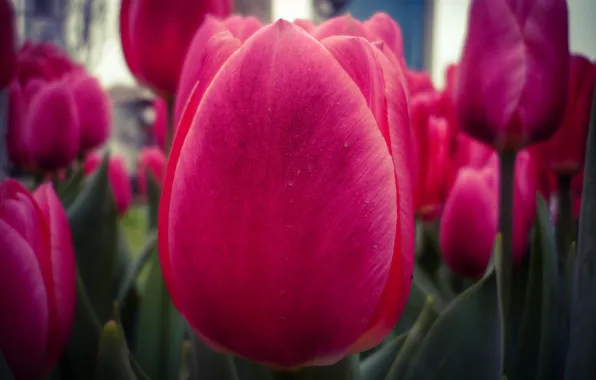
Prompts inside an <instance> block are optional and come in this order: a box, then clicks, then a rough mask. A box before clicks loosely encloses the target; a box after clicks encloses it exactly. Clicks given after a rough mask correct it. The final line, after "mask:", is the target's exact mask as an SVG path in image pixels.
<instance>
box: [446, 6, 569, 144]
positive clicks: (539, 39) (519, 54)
mask: <svg viewBox="0 0 596 380" xmlns="http://www.w3.org/2000/svg"><path fill="white" fill-rule="evenodd" d="M568 67H569V32H568V14H567V2H566V1H565V0H518V1H509V0H473V1H472V3H471V5H470V12H469V21H468V34H467V37H466V41H465V44H464V48H463V54H462V58H461V62H460V64H459V68H458V84H457V89H456V103H457V107H458V114H459V120H460V127H461V128H462V130H464V131H465V132H466V133H467V134H469V135H470V136H472V137H474V138H476V139H478V140H480V141H482V142H484V143H486V144H489V145H492V146H494V147H495V148H496V149H497V150H519V149H521V148H523V147H524V146H526V145H529V144H532V143H535V142H538V141H542V140H545V139H548V138H549V137H550V136H552V135H553V134H554V133H555V131H556V130H557V128H558V127H559V125H560V122H561V120H562V117H563V113H564V111H565V101H566V97H567V83H568V75H569V74H568V73H569V68H568Z"/></svg>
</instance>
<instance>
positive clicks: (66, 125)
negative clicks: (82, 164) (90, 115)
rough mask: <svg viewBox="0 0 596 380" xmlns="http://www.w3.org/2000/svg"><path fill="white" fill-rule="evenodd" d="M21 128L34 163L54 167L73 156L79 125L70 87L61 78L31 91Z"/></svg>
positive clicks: (54, 168)
mask: <svg viewBox="0 0 596 380" xmlns="http://www.w3.org/2000/svg"><path fill="white" fill-rule="evenodd" d="M15 127H18V126H15ZM23 128H24V129H25V132H24V133H25V136H26V137H25V139H26V140H25V143H26V146H27V150H28V152H29V157H30V159H31V162H32V164H33V166H34V167H36V168H38V169H40V170H42V171H55V170H58V169H61V168H65V167H68V166H69V165H70V164H71V163H72V162H73V161H74V160H75V159H76V157H77V154H78V152H79V146H80V135H81V126H80V122H79V115H78V113H77V109H76V106H75V101H74V97H73V94H72V91H71V90H70V88H69V86H68V84H67V83H66V82H65V81H59V82H55V83H48V84H45V85H43V87H41V89H39V90H38V91H37V92H36V93H35V94H34V95H33V97H32V99H31V101H30V105H29V108H28V112H27V114H26V115H25V116H24V126H23Z"/></svg>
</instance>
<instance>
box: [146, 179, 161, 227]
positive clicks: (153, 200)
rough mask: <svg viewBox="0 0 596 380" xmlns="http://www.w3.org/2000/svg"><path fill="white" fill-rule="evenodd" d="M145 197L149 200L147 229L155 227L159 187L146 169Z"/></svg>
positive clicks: (159, 194) (159, 193)
mask: <svg viewBox="0 0 596 380" xmlns="http://www.w3.org/2000/svg"><path fill="white" fill-rule="evenodd" d="M146 178H147V199H148V201H149V230H154V229H157V216H158V213H159V198H160V196H161V188H160V187H159V185H158V184H157V180H156V179H155V176H154V175H153V173H151V171H150V170H147V175H146Z"/></svg>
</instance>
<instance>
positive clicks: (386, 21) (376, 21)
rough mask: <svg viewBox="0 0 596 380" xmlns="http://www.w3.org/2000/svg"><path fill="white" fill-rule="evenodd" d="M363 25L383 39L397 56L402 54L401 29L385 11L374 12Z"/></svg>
mask: <svg viewBox="0 0 596 380" xmlns="http://www.w3.org/2000/svg"><path fill="white" fill-rule="evenodd" d="M364 27H366V28H367V29H368V30H369V32H370V33H371V34H373V35H374V36H376V37H378V39H380V40H381V41H383V42H384V43H385V44H386V45H387V46H388V47H389V49H391V51H392V52H393V53H394V54H395V55H396V56H397V57H402V56H403V50H404V48H403V38H402V34H401V29H400V28H399V25H397V23H396V22H395V21H394V20H393V19H392V18H391V17H390V16H389V15H388V14H387V13H383V12H377V13H375V14H374V15H373V16H372V17H371V18H369V19H368V20H366V21H365V22H364Z"/></svg>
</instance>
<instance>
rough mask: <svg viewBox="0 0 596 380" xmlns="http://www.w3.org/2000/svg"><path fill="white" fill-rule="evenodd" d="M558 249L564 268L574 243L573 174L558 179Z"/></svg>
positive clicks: (560, 262)
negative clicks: (572, 232) (572, 233)
mask: <svg viewBox="0 0 596 380" xmlns="http://www.w3.org/2000/svg"><path fill="white" fill-rule="evenodd" d="M557 183H558V193H557V206H558V210H559V212H558V215H557V227H556V228H557V250H558V252H559V268H561V269H562V268H563V267H564V265H565V262H566V261H567V255H568V254H569V247H571V243H572V240H573V239H572V236H571V231H572V228H571V227H572V224H573V215H572V213H571V176H568V175H562V176H559V178H558V179H557Z"/></svg>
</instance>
